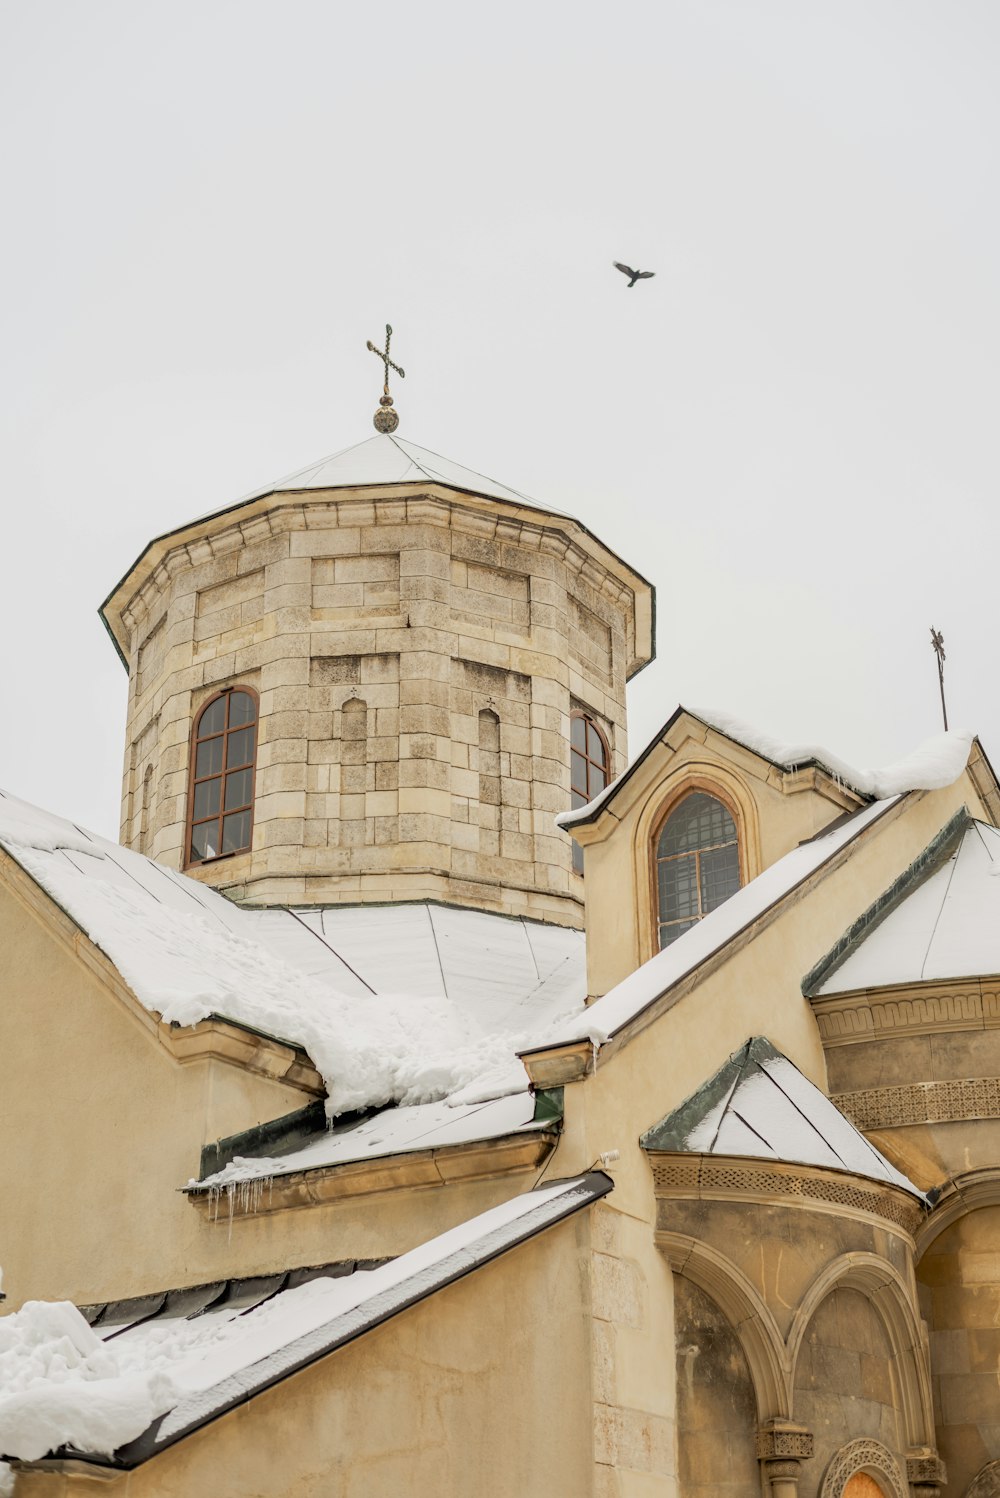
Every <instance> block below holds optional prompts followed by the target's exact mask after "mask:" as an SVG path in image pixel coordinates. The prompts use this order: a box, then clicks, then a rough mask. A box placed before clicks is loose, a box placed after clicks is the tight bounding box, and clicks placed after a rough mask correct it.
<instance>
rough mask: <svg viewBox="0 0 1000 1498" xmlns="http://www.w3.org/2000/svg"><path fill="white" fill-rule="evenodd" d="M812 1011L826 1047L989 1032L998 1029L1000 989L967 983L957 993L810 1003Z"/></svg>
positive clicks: (943, 991)
mask: <svg viewBox="0 0 1000 1498" xmlns="http://www.w3.org/2000/svg"><path fill="white" fill-rule="evenodd" d="M813 1009H814V1012H815V1015H816V1022H817V1024H818V1025H819V1032H820V1035H821V1036H822V1039H823V1044H824V1045H827V1046H835V1045H855V1044H857V1043H858V1042H859V1041H864V1040H872V1039H875V1038H882V1037H888V1036H892V1035H931V1034H938V1033H943V1032H946V1031H951V1030H992V1029H996V1028H1000V987H998V986H997V985H996V980H995V979H994V980H991V981H990V982H989V983H988V985H986V986H984V984H983V983H982V981H980V980H977V979H975V978H972V979H968V980H966V981H965V982H963V983H962V985H961V988H946V987H944V986H941V987H938V988H926V989H923V991H921V992H913V991H911V992H909V993H906V992H901V991H898V990H897V991H895V992H890V993H883V994H882V995H881V996H880V995H878V994H871V993H866V994H860V995H859V994H855V995H854V996H853V997H846V998H829V999H814V1000H813Z"/></svg>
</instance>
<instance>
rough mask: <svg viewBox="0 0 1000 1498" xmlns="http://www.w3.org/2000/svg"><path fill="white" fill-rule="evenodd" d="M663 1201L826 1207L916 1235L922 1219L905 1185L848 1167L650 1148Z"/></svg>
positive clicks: (806, 1208) (817, 1209) (837, 1213)
mask: <svg viewBox="0 0 1000 1498" xmlns="http://www.w3.org/2000/svg"><path fill="white" fill-rule="evenodd" d="M648 1155H649V1162H650V1165H651V1166H652V1169H653V1184H654V1189H655V1192H656V1196H657V1199H658V1200H660V1201H740V1202H753V1203H755V1204H758V1205H769V1206H783V1207H789V1208H792V1209H796V1210H799V1211H802V1210H804V1211H809V1212H828V1213H832V1214H833V1215H834V1216H836V1217H851V1218H854V1219H855V1220H856V1221H862V1222H869V1223H870V1222H871V1220H872V1218H878V1219H879V1222H880V1224H881V1225H883V1226H884V1225H886V1224H888V1225H889V1228H890V1230H891V1231H895V1232H897V1233H900V1234H902V1235H904V1236H905V1237H906V1238H908V1239H912V1237H913V1234H914V1233H915V1232H916V1230H917V1228H918V1227H919V1225H920V1222H921V1220H922V1218H923V1215H924V1214H923V1211H922V1209H921V1207H920V1205H919V1203H918V1202H917V1201H916V1200H915V1198H914V1197H912V1196H911V1195H910V1194H909V1192H907V1191H904V1190H903V1189H902V1188H901V1187H897V1186H889V1185H884V1184H882V1183H881V1182H879V1181H872V1180H870V1179H869V1178H868V1177H866V1176H857V1175H854V1174H852V1173H851V1172H848V1171H840V1170H825V1169H823V1168H822V1167H820V1166H812V1165H798V1164H794V1163H790V1162H786V1161H783V1160H766V1161H764V1160H752V1159H746V1158H744V1157H742V1156H736V1155H733V1156H726V1155H690V1154H684V1155H677V1154H666V1153H663V1154H660V1153H657V1152H654V1151H652V1150H650V1151H648Z"/></svg>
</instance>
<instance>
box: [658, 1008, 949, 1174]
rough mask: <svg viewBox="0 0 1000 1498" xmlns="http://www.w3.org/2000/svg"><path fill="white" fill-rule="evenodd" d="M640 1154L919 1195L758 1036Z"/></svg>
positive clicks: (672, 1116)
mask: <svg viewBox="0 0 1000 1498" xmlns="http://www.w3.org/2000/svg"><path fill="white" fill-rule="evenodd" d="M642 1146H643V1148H644V1149H647V1150H663V1151H667V1152H670V1153H685V1154H698V1155H738V1156H746V1157H751V1158H754V1159H764V1160H783V1161H788V1162H793V1163H795V1164H797V1165H819V1166H825V1167H827V1168H828V1169H830V1170H849V1171H852V1172H853V1173H854V1174H855V1175H862V1176H868V1177H870V1178H871V1179H872V1180H874V1181H884V1182H885V1183H886V1185H891V1186H901V1187H902V1188H903V1190H904V1191H909V1192H912V1193H913V1195H915V1196H920V1195H921V1193H920V1192H919V1191H918V1190H917V1188H916V1186H914V1184H913V1182H912V1181H910V1180H908V1179H907V1178H906V1176H904V1175H901V1174H900V1172H899V1171H898V1170H896V1169H895V1167H894V1166H892V1165H890V1164H889V1161H888V1160H887V1159H886V1158H885V1156H884V1155H882V1154H880V1153H879V1151H878V1150H877V1149H875V1147H874V1145H871V1144H869V1142H868V1140H867V1139H866V1138H865V1136H864V1135H863V1134H862V1133H860V1131H859V1130H858V1129H856V1128H855V1127H854V1125H853V1124H852V1123H851V1122H850V1120H849V1119H847V1118H845V1117H844V1115H843V1114H842V1113H841V1112H840V1109H839V1108H837V1107H836V1106H835V1105H834V1104H833V1103H831V1101H830V1099H829V1098H828V1097H827V1096H826V1094H825V1093H824V1092H821V1091H820V1089H819V1088H818V1087H817V1086H815V1084H814V1083H812V1082H810V1081H809V1079H808V1077H804V1076H803V1075H802V1073H801V1072H800V1071H799V1069H798V1067H797V1066H793V1064H792V1063H791V1061H789V1060H788V1058H787V1056H783V1055H782V1054H781V1052H780V1051H778V1050H775V1048H774V1046H773V1045H772V1044H771V1042H770V1041H769V1040H766V1039H765V1038H764V1037H763V1036H756V1037H755V1038H754V1039H753V1040H748V1041H747V1043H746V1045H744V1046H741V1048H740V1049H739V1050H738V1051H735V1052H734V1053H733V1055H732V1056H730V1058H729V1060H728V1061H727V1062H726V1063H725V1064H724V1065H723V1066H721V1067H720V1068H719V1070H718V1071H717V1072H716V1073H715V1075H714V1076H713V1077H711V1078H710V1079H709V1080H708V1081H707V1082H705V1083H704V1085H703V1086H701V1087H699V1089H698V1091H697V1092H695V1093H692V1095H691V1097H689V1098H688V1099H687V1101H686V1102H684V1103H682V1104H681V1105H680V1107H679V1108H676V1109H675V1110H674V1111H673V1113H669V1114H668V1115H667V1117H666V1118H664V1119H663V1120H662V1121H661V1122H660V1123H658V1124H657V1125H656V1127H655V1128H653V1129H650V1130H649V1132H648V1133H646V1134H644V1135H643V1136H642Z"/></svg>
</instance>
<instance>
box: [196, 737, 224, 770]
mask: <svg viewBox="0 0 1000 1498" xmlns="http://www.w3.org/2000/svg"><path fill="white" fill-rule="evenodd" d="M223 743H224V740H222V739H209V740H208V742H207V743H204V744H199V745H198V753H197V754H196V755H195V760H194V778H195V780H201V779H202V778H203V777H204V776H205V775H219V774H221V772H222V746H223Z"/></svg>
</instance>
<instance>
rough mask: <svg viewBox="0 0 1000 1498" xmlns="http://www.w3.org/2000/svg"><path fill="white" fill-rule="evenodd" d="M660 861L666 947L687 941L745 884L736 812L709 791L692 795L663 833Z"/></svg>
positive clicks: (660, 925) (660, 929)
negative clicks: (695, 927)
mask: <svg viewBox="0 0 1000 1498" xmlns="http://www.w3.org/2000/svg"><path fill="white" fill-rule="evenodd" d="M654 857H655V865H656V921H657V933H658V937H659V945H660V946H661V947H667V946H669V945H670V943H671V942H672V941H676V940H677V938H678V936H683V934H684V932H685V931H688V930H690V928H691V927H692V926H693V925H695V924H696V923H697V922H698V921H700V920H701V919H702V918H703V917H704V916H706V915H708V913H709V911H710V910H714V909H715V908H716V906H717V905H721V904H722V902H723V901H724V900H728V899H729V896H730V895H734V894H735V893H736V891H737V890H738V889H739V887H740V884H741V883H742V880H741V877H740V846H739V836H738V833H737V830H736V823H735V821H734V820H733V815H732V812H731V811H730V810H729V808H728V806H726V804H725V802H723V801H721V800H720V799H719V798H718V797H717V796H712V795H709V793H708V792H707V791H701V790H698V791H691V792H689V794H688V795H686V796H685V797H684V798H683V799H682V800H681V801H679V802H678V803H677V805H676V806H675V807H674V808H673V810H672V811H671V812H670V814H669V816H668V817H667V819H666V821H665V822H664V823H663V826H662V827H661V829H660V833H659V836H658V837H657V839H656V844H655V850H654Z"/></svg>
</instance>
